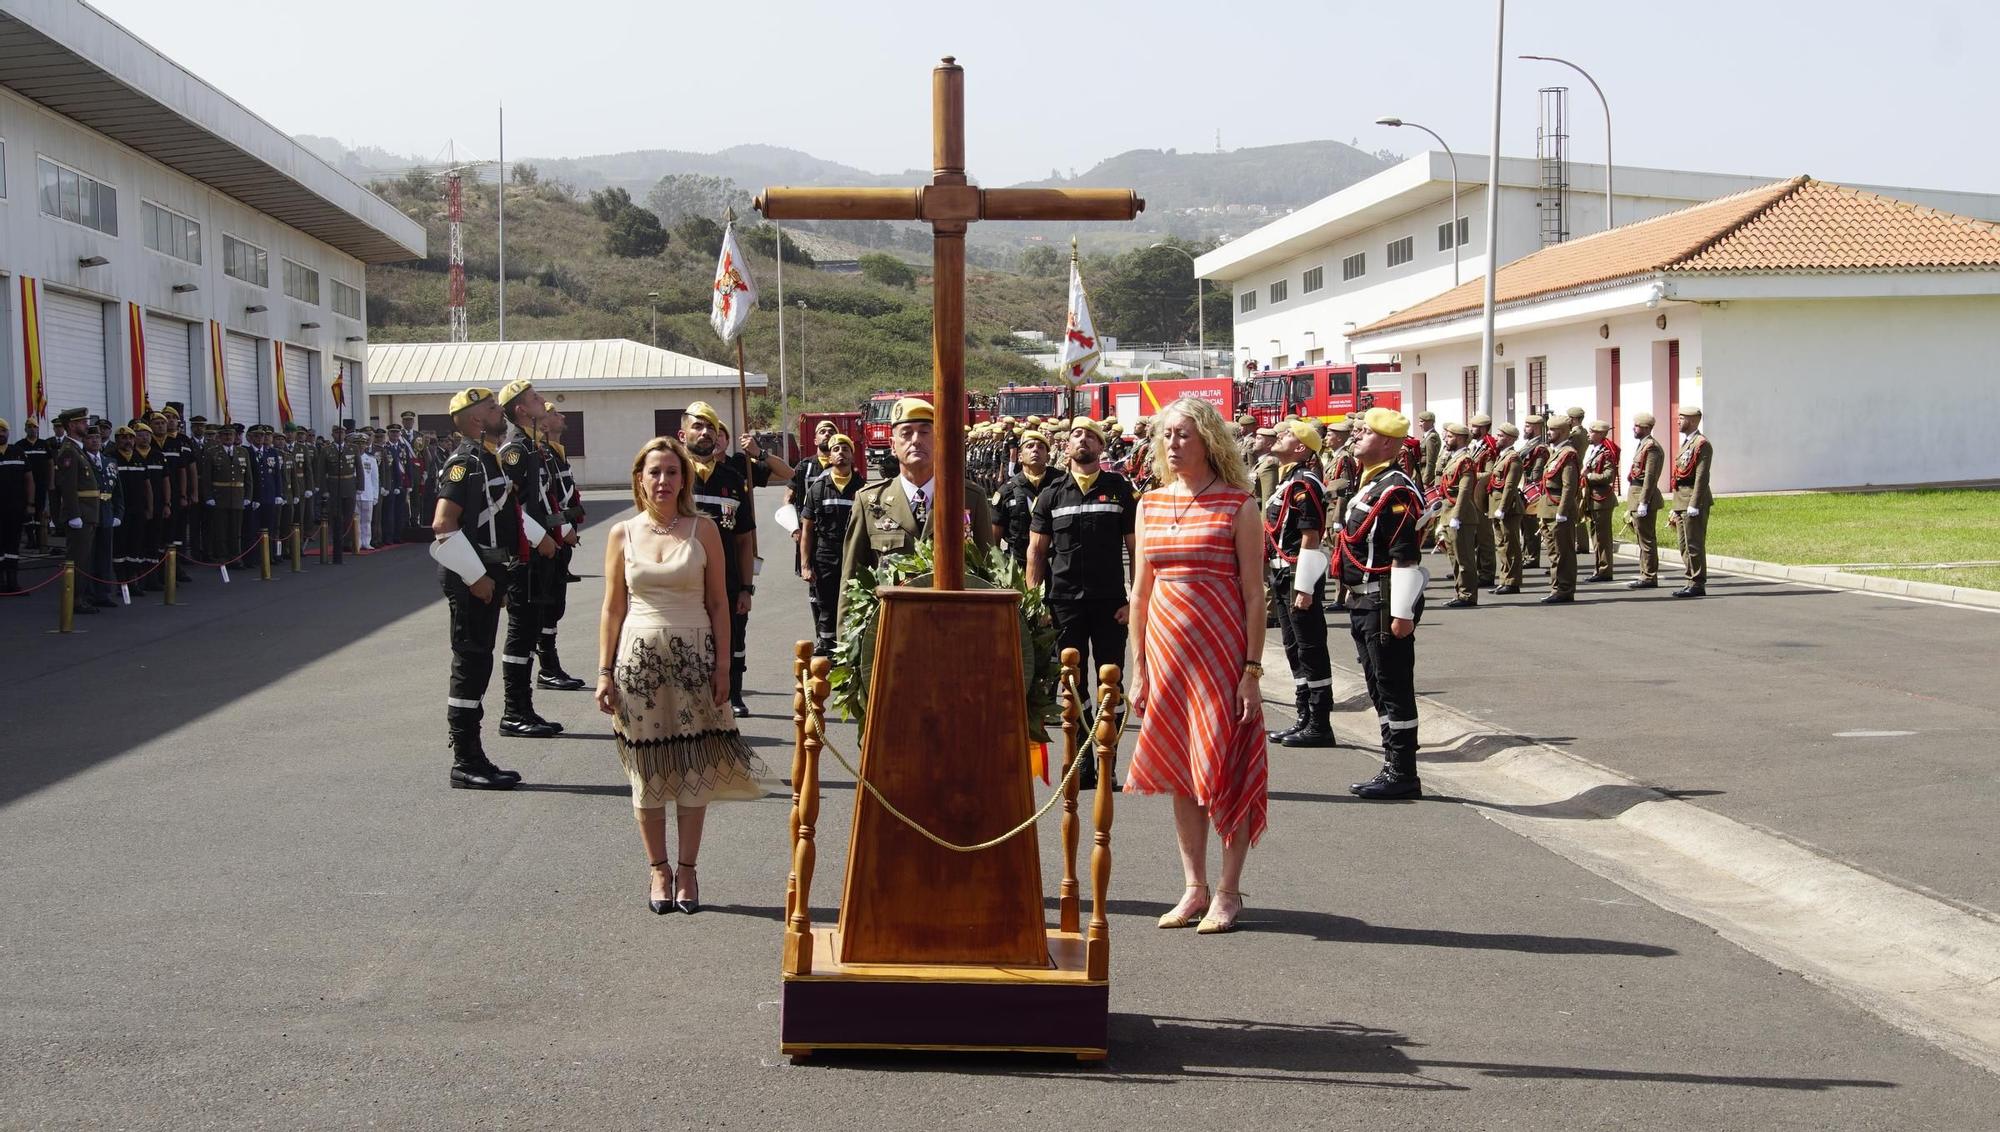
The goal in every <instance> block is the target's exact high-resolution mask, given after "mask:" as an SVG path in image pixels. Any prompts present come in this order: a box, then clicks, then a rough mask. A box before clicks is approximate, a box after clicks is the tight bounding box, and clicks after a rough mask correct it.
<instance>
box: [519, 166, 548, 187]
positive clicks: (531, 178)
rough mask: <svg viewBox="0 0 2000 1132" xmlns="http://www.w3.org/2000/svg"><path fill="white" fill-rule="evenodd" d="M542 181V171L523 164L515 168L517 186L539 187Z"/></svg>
mask: <svg viewBox="0 0 2000 1132" xmlns="http://www.w3.org/2000/svg"><path fill="white" fill-rule="evenodd" d="M541 180H542V171H541V170H540V169H537V168H535V167H534V166H533V165H529V164H527V163H525V162H523V163H522V164H520V165H516V166H514V183H515V184H517V185H530V186H532V185H537V184H540V183H541Z"/></svg>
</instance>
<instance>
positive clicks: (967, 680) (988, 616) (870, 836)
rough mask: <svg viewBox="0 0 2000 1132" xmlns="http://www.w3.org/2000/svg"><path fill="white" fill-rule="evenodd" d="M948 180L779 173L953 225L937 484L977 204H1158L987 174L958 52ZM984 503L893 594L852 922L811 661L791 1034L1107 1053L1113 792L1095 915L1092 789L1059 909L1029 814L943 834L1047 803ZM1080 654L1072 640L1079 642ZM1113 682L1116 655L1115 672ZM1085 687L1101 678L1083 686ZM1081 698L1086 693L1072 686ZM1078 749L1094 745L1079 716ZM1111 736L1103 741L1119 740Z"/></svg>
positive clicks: (865, 215) (938, 355)
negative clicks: (827, 878)
mask: <svg viewBox="0 0 2000 1132" xmlns="http://www.w3.org/2000/svg"><path fill="white" fill-rule="evenodd" d="M931 95H932V100H931V154H932V177H931V181H930V183H929V184H927V185H922V186H917V187H914V188H908V189H821V188H773V189H766V190H764V193H763V195H762V196H760V197H758V198H757V202H756V207H757V209H758V211H760V212H761V213H763V215H764V217H765V218H766V219H769V220H920V221H924V222H927V223H929V224H930V225H931V227H932V231H933V235H934V240H935V244H934V246H935V256H934V263H935V266H934V270H933V278H934V287H935V292H934V301H933V305H932V311H931V331H932V338H931V361H932V370H933V379H934V383H933V397H932V401H931V403H932V406H933V407H934V409H935V411H936V424H935V426H934V429H935V435H934V438H933V447H934V450H935V453H936V457H935V467H936V473H935V474H936V480H935V482H934V484H933V487H932V491H931V498H933V499H940V500H957V499H961V498H963V497H964V494H965V488H964V483H965V430H966V419H965V234H966V229H967V227H968V226H969V225H971V224H972V223H974V222H976V221H980V220H1056V221H1085V220H1131V219H1132V218H1133V217H1135V216H1137V215H1138V214H1139V212H1140V210H1142V209H1143V208H1144V207H1145V202H1144V201H1142V200H1140V199H1139V198H1138V196H1137V195H1136V194H1134V193H1132V192H1131V191H1129V190H1125V189H1082V190H1069V189H982V188H979V187H977V186H975V185H972V184H971V183H970V182H969V180H968V178H967V176H966V172H965V72H964V71H963V70H962V69H961V68H960V67H959V66H958V64H957V62H956V61H954V60H953V59H951V58H949V57H947V58H946V59H945V60H944V62H943V64H942V65H940V66H939V67H937V68H936V69H935V70H933V71H932V72H931ZM966 519H967V516H965V515H964V514H963V513H962V512H961V511H960V509H959V508H958V507H956V506H947V507H941V508H939V509H938V511H937V515H936V520H935V523H934V526H935V530H936V536H937V543H936V553H935V559H934V561H935V571H934V573H933V583H932V588H930V589H928V590H920V589H908V588H888V589H884V590H883V591H881V592H882V598H883V602H882V621H881V623H880V624H879V625H878V627H877V632H876V641H875V656H874V668H873V675H872V677H871V679H870V695H869V702H868V722H867V731H866V734H865V735H864V736H863V737H862V750H861V768H860V769H861V773H862V777H863V778H865V779H866V780H867V781H868V782H869V783H871V784H872V785H873V786H874V787H875V788H876V789H878V790H880V791H881V792H882V796H883V798H885V799H887V801H888V802H889V803H890V804H891V805H894V806H895V807H896V808H897V809H898V810H900V811H901V812H902V813H903V815H905V816H906V817H907V818H908V819H909V820H908V821H907V822H906V821H904V820H902V819H900V818H898V817H896V816H895V815H893V814H890V813H889V812H888V811H887V809H886V807H884V806H883V804H882V802H881V801H880V800H878V799H877V798H876V797H875V796H874V795H873V794H872V793H871V792H870V791H869V790H867V789H857V790H856V791H855V816H854V828H853V834H852V837H851V838H850V841H849V844H848V857H847V876H846V884H845V887H844V892H843V900H842V906H841V914H840V922H839V924H838V925H837V926H836V927H834V928H832V929H824V928H815V927H814V926H813V925H812V922H811V904H810V891H811V887H812V872H813V865H814V862H815V860H816V855H817V846H816V843H815V841H814V828H815V826H816V823H817V820H818V811H819V792H818V755H819V750H820V746H821V740H820V739H819V737H818V735H819V734H822V733H820V732H816V730H815V729H816V728H818V727H822V726H823V720H824V712H823V705H824V703H825V698H826V691H825V687H826V686H825V672H826V665H825V661H824V660H816V661H813V662H812V665H811V668H810V669H809V670H808V671H807V672H806V673H804V674H802V676H801V679H802V680H804V681H806V684H805V686H804V687H802V689H801V694H800V696H799V697H798V702H799V703H800V705H801V707H802V708H803V709H804V711H805V713H806V715H805V718H804V719H803V720H801V721H800V726H799V729H798V730H799V748H798V757H797V758H796V759H795V763H796V764H797V766H798V768H799V771H800V775H799V777H798V778H797V779H795V789H797V790H798V793H797V794H796V795H795V798H796V804H795V806H794V818H795V820H794V837H793V842H794V843H793V847H792V848H793V856H792V861H793V873H792V883H791V885H790V886H789V891H788V892H787V899H786V904H787V925H786V931H785V943H784V979H785V982H784V991H783V1012H782V1020H781V1023H780V1028H781V1037H780V1044H781V1047H782V1048H783V1049H784V1051H785V1052H786V1053H789V1054H792V1055H794V1056H804V1055H806V1054H809V1053H811V1052H814V1051H817V1050H827V1049H975V1050H1035V1051H1044V1052H1051V1051H1052V1052H1062V1053H1071V1054H1075V1055H1077V1056H1078V1057H1081V1058H1085V1059H1098V1058H1102V1057H1103V1056H1104V1055H1105V1053H1106V1050H1107V1048H1108V1036H1107V1031H1106V1027H1107V1024H1108V1012H1109V1009H1110V936H1109V930H1110V929H1109V925H1108V923H1107V921H1106V920H1105V917H1104V901H1105V890H1106V888H1107V886H1108V885H1109V883H1110V870H1111V856H1110V853H1111V849H1110V826H1111V792H1110V791H1109V790H1101V791H1099V792H1098V797H1097V812H1096V817H1097V830H1096V839H1097V840H1096V846H1095V848H1094V850H1093V852H1092V868H1091V873H1092V882H1093V888H1092V891H1093V898H1094V899H1093V906H1092V913H1093V914H1092V917H1091V922H1090V927H1089V931H1088V933H1087V934H1086V933H1084V932H1083V931H1081V930H1080V928H1081V925H1080V924H1079V922H1078V920H1077V908H1076V904H1075V899H1076V875H1075V849H1076V840H1075V839H1076V829H1075V821H1074V812H1075V799H1074V797H1071V798H1069V799H1067V802H1068V808H1067V812H1066V820H1065V824H1064V840H1065V855H1066V857H1067V858H1068V860H1067V862H1066V868H1067V872H1066V876H1065V887H1064V902H1063V904H1062V913H1061V919H1062V922H1061V923H1060V924H1059V925H1058V926H1057V927H1055V928H1053V929H1051V928H1050V927H1048V925H1047V924H1046V922H1045V915H1044V912H1043V907H1042V890H1041V870H1040V865H1039V860H1038V854H1037V849H1036V842H1035V839H1034V831H1033V830H1032V829H1030V830H1028V831H1026V832H1024V833H1022V834H1020V835H1019V836H1016V837H1012V838H1008V839H1006V840H1005V841H1003V842H1001V843H1000V844H997V845H995V846H993V847H991V848H988V849H983V850H980V851H977V852H969V853H968V852H958V851H954V850H952V849H948V848H945V847H943V846H940V845H938V844H936V843H934V842H933V841H931V840H930V839H928V838H926V837H924V836H923V835H922V834H920V833H918V832H916V831H915V830H914V829H912V828H911V824H912V823H914V824H915V825H918V826H921V827H922V828H923V829H925V830H928V831H930V832H931V833H932V834H934V835H936V836H937V837H939V838H942V839H944V840H946V841H950V842H953V843H955V844H959V845H971V844H977V843H980V842H981V841H984V840H991V839H993V838H996V837H998V836H999V835H1000V834H1001V833H1003V832H1005V831H1007V830H1009V829H1012V828H1014V827H1015V826H1017V825H1019V824H1020V823H1021V822H1022V821H1023V820H1025V819H1027V818H1028V817H1030V816H1032V814H1033V810H1034V788H1033V785H1032V783H1031V782H1030V780H1029V766H1028V755H1027V719H1026V712H1025V707H1024V705H1025V703H1026V696H1025V694H1024V689H1023V687H1022V680H1023V676H1022V673H1021V665H1020V634H1019V629H1018V619H1019V612H1018V608H1017V606H1018V602H1019V595H1017V594H1013V593H1011V592H1008V591H991V590H970V591H968V590H967V589H966V588H965V538H966V534H967V532H966V530H965V524H966ZM1067 659H1068V661H1069V663H1070V664H1072V665H1073V664H1074V663H1075V659H1074V657H1073V656H1072V657H1069V658H1067ZM1105 675H1106V676H1108V677H1109V679H1110V681H1111V683H1112V685H1113V687H1112V691H1111V693H1110V694H1111V695H1112V697H1113V701H1114V703H1115V698H1116V696H1117V692H1116V682H1117V679H1118V675H1117V670H1116V669H1107V670H1106V673H1105ZM1086 690H1087V689H1086ZM1072 706H1073V707H1074V705H1072ZM1111 716H1112V713H1101V716H1100V722H1099V724H1098V727H1099V732H1100V737H1101V744H1100V749H1099V751H1098V753H1097V757H1098V758H1099V760H1100V765H1101V770H1100V776H1101V777H1100V779H1099V781H1101V782H1104V783H1110V782H1111V781H1113V779H1112V777H1111V775H1112V768H1111V766H1110V763H1111V762H1112V761H1114V760H1115V758H1116V735H1115V733H1113V732H1111V731H1110V730H1109V728H1110V726H1111V724H1110V718H1111ZM1067 734H1068V736H1069V742H1068V744H1067V746H1068V747H1069V752H1068V758H1067V759H1066V760H1065V769H1067V767H1068V765H1069V762H1070V761H1072V760H1074V758H1076V757H1077V754H1076V752H1077V743H1076V731H1075V727H1074V723H1073V721H1072V725H1071V726H1070V728H1069V730H1068V732H1067ZM1107 747H1108V748H1109V749H1108V750H1106V749H1105V748H1107Z"/></svg>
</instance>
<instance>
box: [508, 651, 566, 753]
mask: <svg viewBox="0 0 2000 1132" xmlns="http://www.w3.org/2000/svg"><path fill="white" fill-rule="evenodd" d="M501 667H502V668H504V669H506V671H505V672H503V673H502V674H501V678H502V680H503V682H504V684H503V686H504V687H505V689H506V692H505V694H506V707H505V709H504V710H503V711H502V712H501V713H500V734H502V735H512V736H514V737H516V738H519V739H547V738H549V737H550V736H552V735H560V734H562V724H560V723H555V722H553V721H551V720H547V719H543V718H542V717H541V716H539V715H536V714H535V693H534V682H533V681H532V680H531V679H530V678H529V676H528V666H527V665H525V664H505V665H502V666H501Z"/></svg>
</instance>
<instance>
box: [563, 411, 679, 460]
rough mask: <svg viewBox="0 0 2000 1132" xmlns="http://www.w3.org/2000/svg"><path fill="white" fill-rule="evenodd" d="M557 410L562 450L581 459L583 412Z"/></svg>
mask: <svg viewBox="0 0 2000 1132" xmlns="http://www.w3.org/2000/svg"><path fill="white" fill-rule="evenodd" d="M558 411H559V412H561V413H562V417H563V436H562V446H563V452H564V453H566V454H567V455H568V456H569V458H570V459H572V460H576V459H581V458H582V456H583V454H584V453H583V414H582V413H572V412H568V411H566V410H558ZM657 411H658V410H655V412H657ZM675 427H676V428H678V427H679V422H675Z"/></svg>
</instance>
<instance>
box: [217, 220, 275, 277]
mask: <svg viewBox="0 0 2000 1132" xmlns="http://www.w3.org/2000/svg"><path fill="white" fill-rule="evenodd" d="M222 273H223V274H224V275H227V276H229V277H230V278H231V279H241V280H243V281H244V282H245V283H255V284H256V285H257V286H259V287H269V286H270V285H271V254H270V253H269V252H267V251H265V250H264V249H263V248H260V247H258V246H257V245H255V244H246V243H244V242H243V241H242V240H239V239H237V238H236V237H234V236H231V235H229V234H228V233H227V232H225V233H223V235H222Z"/></svg>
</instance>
